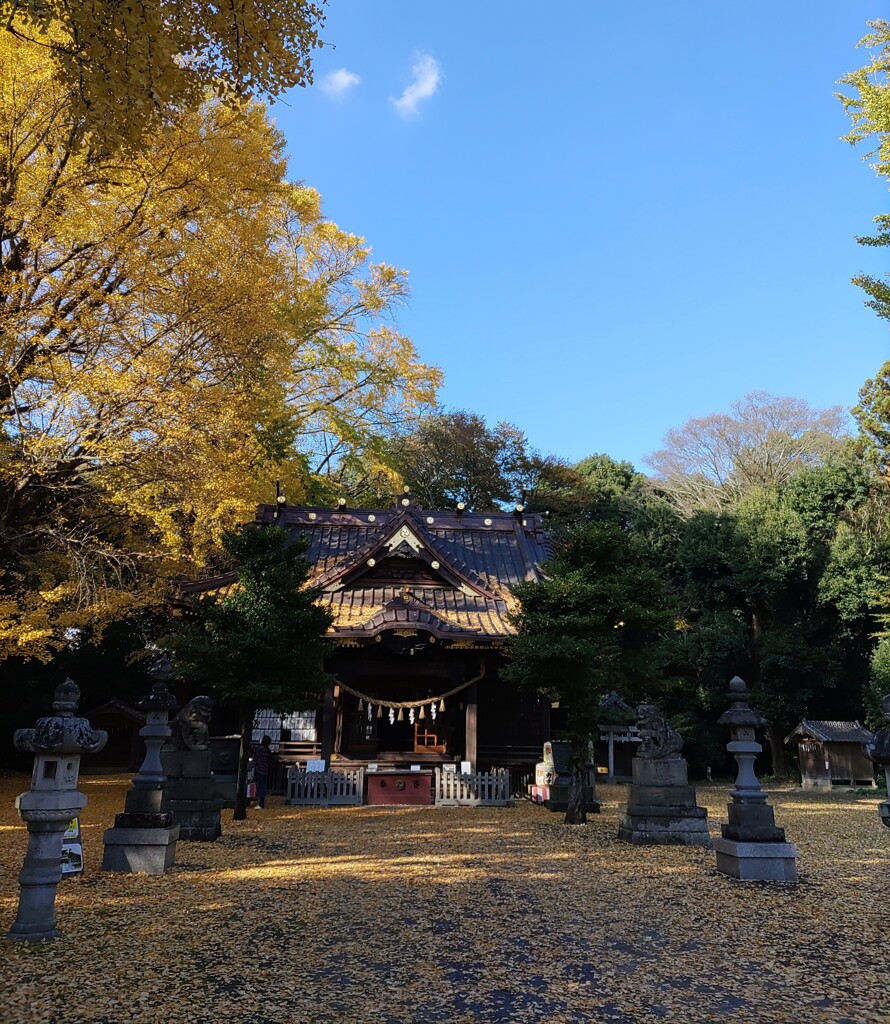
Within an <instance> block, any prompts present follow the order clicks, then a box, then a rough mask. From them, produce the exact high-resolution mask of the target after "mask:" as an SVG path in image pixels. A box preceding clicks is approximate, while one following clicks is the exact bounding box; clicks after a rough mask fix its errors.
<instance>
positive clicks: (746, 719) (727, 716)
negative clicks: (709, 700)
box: [717, 676, 766, 728]
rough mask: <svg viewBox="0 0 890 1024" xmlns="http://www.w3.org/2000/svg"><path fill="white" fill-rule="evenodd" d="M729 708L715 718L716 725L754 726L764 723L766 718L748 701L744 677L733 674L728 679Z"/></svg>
mask: <svg viewBox="0 0 890 1024" xmlns="http://www.w3.org/2000/svg"><path fill="white" fill-rule="evenodd" d="M726 696H727V698H728V699H729V710H727V711H724V712H723V714H722V715H721V716H720V717H719V718H718V719H717V724H718V725H728V726H730V727H732V726H741V727H743V728H744V727H748V728H754V727H755V726H758V725H766V719H765V718H764V717H763V716H762V715H760V714H758V713H757V712H756V711H755V710H754V709H753V708H752V707H751V706H750V704H749V703H748V699H749V696H750V695H749V693H748V687H747V684H746V683H745V680H744V679H741V678H740V677H739V676H733V677H732V679H730V681H729V693H727V695H726Z"/></svg>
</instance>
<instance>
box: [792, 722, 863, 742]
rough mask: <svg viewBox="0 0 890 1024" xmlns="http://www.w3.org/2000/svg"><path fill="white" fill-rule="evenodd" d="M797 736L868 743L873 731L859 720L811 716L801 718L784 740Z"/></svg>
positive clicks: (830, 740) (828, 740)
mask: <svg viewBox="0 0 890 1024" xmlns="http://www.w3.org/2000/svg"><path fill="white" fill-rule="evenodd" d="M798 737H804V738H806V737H810V738H811V739H814V740H821V741H822V742H823V743H869V742H870V741H871V740H873V739H874V733H872V732H869V730H868V729H866V728H865V726H864V725H860V723H859V722H837V721H829V720H819V721H817V720H815V719H812V718H802V719H801V721H800V725H798V727H797V728H796V729H795V730H794V731H793V732H791V733H789V735H788V736H786V737H785V742H786V743H788V742H789V741H790V740H792V739H795V738H798Z"/></svg>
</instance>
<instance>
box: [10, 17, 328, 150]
mask: <svg viewBox="0 0 890 1024" xmlns="http://www.w3.org/2000/svg"><path fill="white" fill-rule="evenodd" d="M324 3H325V0H320V2H319V3H313V2H311V0H228V2H227V3H224V4H216V3H209V2H207V0H190V2H187V3H186V2H183V0H128V2H127V3H125V4H122V3H119V2H118V0H89V2H87V0H0V35H2V36H4V37H5V40H4V42H5V44H6V47H7V50H8V47H9V45H10V44H12V45H15V44H16V43H22V44H28V43H36V44H38V45H39V46H40V47H41V48H42V49H43V50H44V54H45V57H46V59H47V61H48V70H49V71H50V72H51V74H52V75H53V77H54V78H56V79H57V80H58V81H59V82H60V83H61V84H62V85H63V86H64V87H66V89H67V91H68V92H69V94H70V100H69V102H70V104H71V108H72V112H73V113H74V114H75V117H76V121H75V123H74V125H73V128H74V131H75V134H76V136H77V137H78V138H79V139H80V140H81V141H84V142H86V143H87V144H88V145H90V146H91V147H93V148H96V147H101V148H103V149H106V150H116V149H119V148H121V146H122V144H123V145H124V146H125V147H133V146H136V147H139V146H140V145H141V144H143V143H144V141H145V140H146V138H147V137H149V136H150V134H151V132H152V131H153V130H157V129H158V127H160V126H163V125H164V124H166V123H168V122H169V121H170V120H171V119H172V120H175V119H176V117H177V116H178V115H179V114H180V113H181V112H182V111H183V110H186V109H189V108H194V107H195V106H197V105H198V104H200V102H201V101H202V100H203V99H204V97H205V95H206V94H207V93H208V91H209V92H210V93H212V94H214V95H216V96H218V97H221V98H223V99H227V100H232V101H235V102H238V101H240V100H242V99H244V98H246V97H248V96H255V97H256V96H259V97H272V96H276V95H278V94H279V93H280V92H281V91H282V90H284V89H288V88H290V87H292V86H297V85H307V84H309V83H310V82H311V81H312V63H311V58H312V54H313V51H314V50H315V49H316V48H319V47H321V46H322V45H323V43H322V41H321V38H320V36H319V31H320V29H321V27H322V25H323V24H324V10H323V7H324ZM23 48H24V46H23Z"/></svg>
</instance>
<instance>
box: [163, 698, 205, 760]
mask: <svg viewBox="0 0 890 1024" xmlns="http://www.w3.org/2000/svg"><path fill="white" fill-rule="evenodd" d="M212 714H213V698H212V697H193V698H192V699H191V700H190V701H189V702H188V704H186V706H185V707H184V708H183V709H182V711H180V712H179V714H178V715H177V716H176V717H175V718H174V719H173V721H172V722H171V723H170V731H171V733H172V735H171V736H170V743H171V745H172V747H173V749H174V750H207V748H208V746H209V740H210V716H211V715H212Z"/></svg>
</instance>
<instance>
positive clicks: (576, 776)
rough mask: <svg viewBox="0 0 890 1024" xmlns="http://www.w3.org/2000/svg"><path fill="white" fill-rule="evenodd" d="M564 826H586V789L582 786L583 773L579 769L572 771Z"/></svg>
mask: <svg viewBox="0 0 890 1024" xmlns="http://www.w3.org/2000/svg"><path fill="white" fill-rule="evenodd" d="M565 824H566V825H586V824H587V787H586V786H585V785H584V772H583V770H582V769H581V768H573V769H572V786H571V788H570V789H569V806H568V809H567V810H566V818H565Z"/></svg>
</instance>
